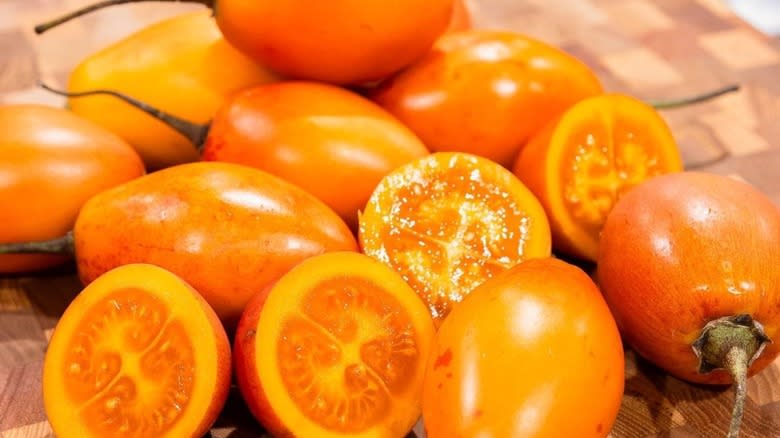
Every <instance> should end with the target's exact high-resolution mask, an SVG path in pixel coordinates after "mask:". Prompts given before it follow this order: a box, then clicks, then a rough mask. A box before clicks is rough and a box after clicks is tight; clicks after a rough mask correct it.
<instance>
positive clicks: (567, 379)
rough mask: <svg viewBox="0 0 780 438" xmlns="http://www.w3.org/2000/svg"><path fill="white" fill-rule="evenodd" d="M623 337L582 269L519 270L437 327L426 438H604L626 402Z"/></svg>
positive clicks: (535, 266)
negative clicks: (622, 401)
mask: <svg viewBox="0 0 780 438" xmlns="http://www.w3.org/2000/svg"><path fill="white" fill-rule="evenodd" d="M623 386H624V357H623V348H622V344H621V341H620V335H619V332H618V329H617V326H616V325H615V321H614V319H613V318H612V316H611V315H610V313H609V309H608V308H607V305H606V303H605V302H604V299H603V297H602V296H601V294H600V293H599V290H598V288H596V286H595V284H594V283H593V281H592V280H591V279H590V278H589V277H588V276H587V275H586V274H585V273H584V272H583V271H582V270H580V269H579V268H577V267H575V266H573V265H569V264H567V263H565V262H562V261H560V260H558V259H554V258H546V259H534V260H528V261H525V262H522V263H520V264H518V265H516V266H515V267H513V268H511V269H510V270H508V271H505V272H503V273H501V274H499V275H497V276H495V277H493V278H492V279H490V280H488V281H486V282H485V283H483V284H482V285H481V286H479V287H478V288H477V289H475V290H474V291H473V292H472V293H471V294H470V295H469V296H468V297H467V298H466V299H465V300H463V302H461V303H460V304H459V305H458V306H456V307H455V308H454V309H453V310H452V312H451V313H450V315H449V316H448V317H447V319H445V320H444V324H442V326H441V327H440V328H439V331H438V333H437V334H436V339H435V341H434V349H433V352H432V353H431V357H430V359H429V361H428V371H427V373H426V375H425V384H424V388H423V422H424V424H425V429H426V431H427V436H428V438H472V437H473V438H477V437H486V436H487V437H524V438H560V437H606V436H607V435H608V434H609V432H610V429H611V428H612V425H613V424H614V422H615V419H616V418H617V413H618V409H619V408H620V403H621V399H622V396H623Z"/></svg>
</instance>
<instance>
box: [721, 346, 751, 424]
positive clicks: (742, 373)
mask: <svg viewBox="0 0 780 438" xmlns="http://www.w3.org/2000/svg"><path fill="white" fill-rule="evenodd" d="M748 361H749V358H748V355H747V352H745V349H744V348H741V347H732V348H731V350H729V352H728V353H727V354H726V369H727V370H728V371H729V373H730V374H731V377H732V378H734V382H735V383H736V385H737V386H736V388H735V396H734V411H733V413H732V414H731V425H730V426H729V434H728V438H737V437H739V427H740V426H741V424H742V413H743V412H744V410H745V397H746V396H747V369H748V366H747V364H748Z"/></svg>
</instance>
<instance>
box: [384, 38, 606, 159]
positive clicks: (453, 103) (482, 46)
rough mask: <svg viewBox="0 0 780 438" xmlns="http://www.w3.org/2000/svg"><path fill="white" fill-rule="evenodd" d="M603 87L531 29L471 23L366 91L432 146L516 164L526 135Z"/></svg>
mask: <svg viewBox="0 0 780 438" xmlns="http://www.w3.org/2000/svg"><path fill="white" fill-rule="evenodd" d="M602 92H603V87H602V85H601V82H600V80H599V78H598V76H597V75H596V74H595V73H594V72H593V71H592V69H591V68H590V67H589V66H588V65H586V64H585V63H583V62H582V61H580V60H579V59H577V58H575V57H573V56H572V55H570V54H568V53H566V52H565V51H563V50H561V49H560V48H557V47H555V46H552V45H550V44H547V43H545V42H543V41H540V40H537V39H535V38H532V37H530V36H528V35H524V34H520V33H516V32H509V31H500V30H491V29H471V30H466V31H460V32H451V33H448V34H446V35H444V36H442V37H441V38H440V39H439V40H438V41H437V42H436V44H435V46H434V47H433V49H432V50H431V51H429V52H428V53H427V54H426V55H425V56H423V57H421V58H419V59H418V60H417V61H415V62H414V63H413V64H412V65H410V66H409V67H407V68H406V69H404V70H403V71H401V72H400V73H398V74H397V75H395V76H393V77H391V78H389V79H388V80H386V81H384V82H383V83H382V84H381V85H380V86H379V87H378V88H377V89H375V90H373V91H371V92H370V93H369V95H370V96H371V98H372V99H374V100H375V101H376V102H378V103H379V104H380V105H382V106H383V107H385V108H386V109H387V110H388V111H390V112H391V113H392V114H394V115H395V116H396V117H398V118H399V119H400V120H401V121H402V122H404V123H405V124H407V125H408V126H409V127H410V128H411V129H412V131H414V132H415V133H416V134H417V136H418V137H420V139H421V140H422V141H423V143H425V145H426V146H427V147H428V149H430V150H431V151H432V152H465V153H470V154H474V155H478V156H481V157H485V158H488V159H490V160H492V161H495V162H497V163H499V164H501V165H502V166H505V167H511V165H512V162H513V160H514V159H515V157H516V155H517V153H518V152H519V150H520V149H521V148H522V147H523V145H524V144H525V143H526V142H527V141H528V139H529V137H530V136H531V135H533V134H534V133H535V132H536V131H538V130H539V129H541V128H542V127H543V126H544V125H545V124H546V123H547V122H548V121H549V120H550V119H552V118H554V117H556V116H557V115H558V114H560V113H561V112H563V111H564V110H565V109H567V108H568V107H569V106H571V105H573V104H574V103H576V102H578V101H580V100H582V99H584V98H586V97H590V96H595V95H599V94H601V93H602Z"/></svg>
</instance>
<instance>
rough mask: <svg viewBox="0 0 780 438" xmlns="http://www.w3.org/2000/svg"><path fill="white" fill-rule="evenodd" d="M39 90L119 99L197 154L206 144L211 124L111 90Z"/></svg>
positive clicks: (67, 95) (44, 85)
mask: <svg viewBox="0 0 780 438" xmlns="http://www.w3.org/2000/svg"><path fill="white" fill-rule="evenodd" d="M39 85H40V86H41V88H43V89H45V90H48V91H50V92H52V93H55V94H58V95H60V96H65V97H68V98H78V97H86V96H96V95H108V96H113V97H116V98H117V99H121V100H123V101H124V102H126V103H128V104H130V105H132V106H134V107H135V108H137V109H139V110H141V111H143V112H145V113H146V114H148V115H150V116H152V117H154V118H156V119H157V120H159V121H161V122H163V123H165V124H166V125H168V126H169V127H171V128H172V129H174V130H175V131H176V132H178V133H179V134H181V135H183V136H184V137H186V138H187V140H189V141H190V143H192V144H193V145H194V146H195V148H196V149H197V150H198V152H202V151H203V147H204V145H205V144H206V137H207V136H208V134H209V129H210V128H211V123H206V124H203V125H199V124H197V123H193V122H190V121H189V120H184V119H182V118H179V117H176V116H174V115H173V114H169V113H166V112H165V111H162V110H160V109H158V108H155V107H153V106H151V105H149V104H148V103H145V102H142V101H140V100H138V99H136V98H133V97H130V96H128V95H126V94H124V93H120V92H118V91H113V90H90V91H83V92H78V93H70V92H67V91H62V90H57V89H54V88H51V87H49V86H48V85H46V84H43V83H39Z"/></svg>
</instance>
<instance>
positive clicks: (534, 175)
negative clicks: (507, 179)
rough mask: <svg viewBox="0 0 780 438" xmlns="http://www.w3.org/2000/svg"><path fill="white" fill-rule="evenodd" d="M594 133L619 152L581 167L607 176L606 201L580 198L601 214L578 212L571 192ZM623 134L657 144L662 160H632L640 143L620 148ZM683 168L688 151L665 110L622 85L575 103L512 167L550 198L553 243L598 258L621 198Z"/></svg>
mask: <svg viewBox="0 0 780 438" xmlns="http://www.w3.org/2000/svg"><path fill="white" fill-rule="evenodd" d="M589 124H590V126H589V127H588V128H587V129H585V127H587V126H588V125H589ZM588 135H590V136H592V137H591V138H594V139H596V140H595V142H596V143H595V144H596V145H601V144H602V143H601V142H605V143H606V144H608V145H610V147H611V148H612V149H611V152H606V153H605V152H603V150H602V151H598V152H595V153H593V155H595V156H596V157H595V158H592V159H591V160H590V161H591V163H590V165H591V166H592V168H593V169H594V171H591V172H589V171H587V170H585V169H583V170H581V171H580V174H581V175H582V174H585V175H586V176H585V177H584V178H583V183H586V184H587V183H593V182H596V183H598V182H599V180H606V183H602V186H600V187H599V189H601V190H599V191H598V192H599V195H601V198H600V199H597V200H598V201H599V202H598V203H597V202H595V201H596V200H594V199H586V200H585V201H580V202H581V204H580V205H581V206H584V207H586V208H589V207H590V208H592V209H593V210H595V211H596V212H597V216H596V215H585V216H584V217H580V218H577V217H575V216H574V214H573V213H572V212H571V210H570V208H571V204H569V203H568V202H567V200H566V198H565V197H566V195H565V193H566V191H567V190H568V187H567V186H569V185H571V184H572V183H573V181H572V180H573V177H572V176H571V173H572V168H573V167H574V166H583V167H584V166H587V165H588V163H587V161H586V160H582V161H578V158H581V157H582V155H578V150H580V148H582V144H583V143H586V142H587V141H588V137H587V136H588ZM622 142H625V143H627V144H631V145H639V146H640V147H643V151H645V152H646V151H647V150H648V149H650V148H649V147H648V146H651V147H652V149H651V151H650V152H651V153H652V154H653V156H652V159H653V160H654V163H655V164H654V165H652V166H649V165H648V163H647V162H646V161H645V162H643V163H641V164H642V165H641V166H639V165H636V163H632V162H631V161H629V160H631V159H632V158H633V159H637V158H636V155H638V154H637V153H636V149H634V148H632V149H625V148H624V149H623V151H624V152H623V153H622V154H621V153H619V152H616V149H617V147H616V146H618V145H620V143H622ZM583 149H584V148H583ZM594 149H596V148H593V149H592V150H594ZM588 153H592V152H590V151H589V152H588ZM610 155H611V157H610ZM575 157H576V158H575ZM600 158H604V159H606V160H607V161H606V163H607V164H606V165H605V164H603V163H602V162H601V161H599V159H600ZM649 160H650V158H648V160H647V161H649ZM610 161H611V162H610ZM618 161H620V164H618V163H617V162H618ZM619 165H620V166H622V167H618V166H619ZM613 169H614V170H615V171H614V172H612V170H613ZM682 170H683V161H682V156H681V155H680V151H679V149H678V146H677V143H676V141H675V139H674V136H673V134H672V131H671V129H670V128H669V126H668V125H667V123H666V121H665V120H664V119H663V117H662V116H661V115H660V114H659V113H658V112H657V111H655V110H654V109H653V108H652V107H651V106H650V105H648V104H646V103H644V102H642V101H640V100H639V99H637V98H635V97H632V96H629V95H626V94H619V93H605V94H601V95H598V96H593V97H588V98H585V99H583V100H581V101H579V102H577V103H575V104H574V105H572V106H571V107H569V108H568V109H567V110H566V111H565V112H564V113H563V114H561V115H560V116H558V117H556V118H555V119H553V120H552V121H550V122H549V123H548V124H547V125H546V126H545V127H544V128H542V129H541V130H540V131H538V132H537V133H535V134H534V135H533V136H532V137H531V139H530V140H529V141H528V143H527V144H526V145H525V147H523V149H522V151H521V152H520V154H518V156H517V159H516V160H515V163H514V165H513V167H512V172H513V173H514V174H515V175H516V176H517V177H518V178H519V179H520V180H521V181H522V182H523V183H524V184H526V185H527V186H528V188H529V189H530V190H531V191H532V192H533V193H534V195H536V197H537V198H539V201H540V202H541V203H542V205H544V210H545V212H546V213H547V217H548V218H549V219H550V229H551V232H552V236H553V248H554V249H555V250H556V251H557V252H559V253H564V254H567V255H569V256H573V257H576V258H578V259H581V260H587V261H590V262H594V261H596V257H597V253H598V245H599V239H598V233H599V231H600V230H601V227H602V226H603V225H604V220H606V215H607V213H609V209H611V208H612V206H613V205H614V202H615V199H619V198H620V197H621V196H622V195H623V194H624V193H626V192H627V191H629V190H631V188H633V187H634V186H636V185H638V184H640V183H642V182H643V181H645V180H646V179H648V178H652V177H653V176H656V175H658V174H662V173H672V172H680V171H682ZM594 191H595V190H594ZM605 194H606V195H605ZM605 200H606V202H605ZM594 216H595V217H594Z"/></svg>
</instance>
